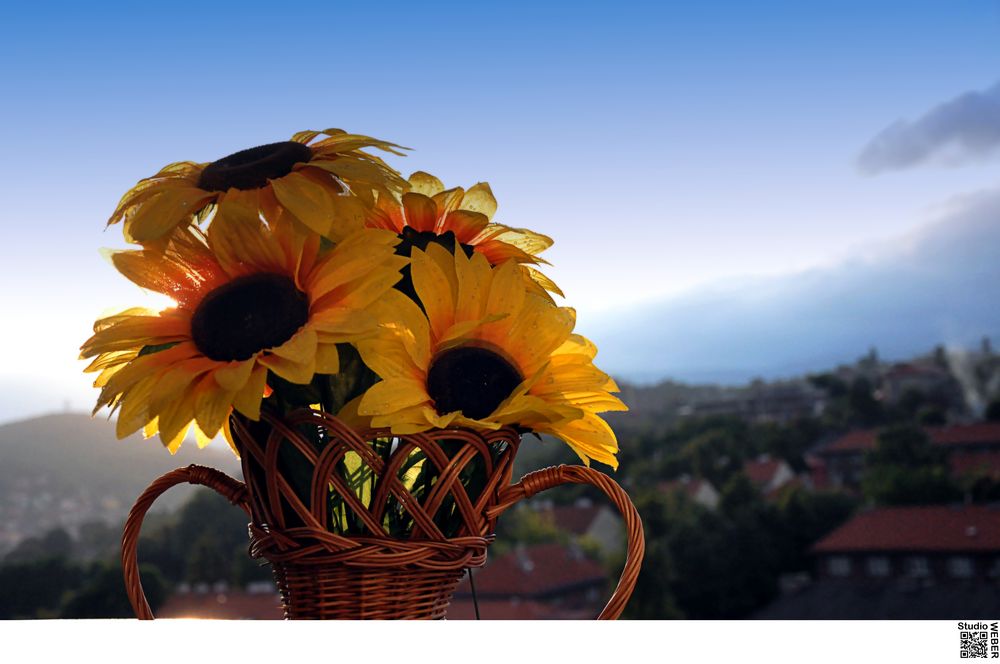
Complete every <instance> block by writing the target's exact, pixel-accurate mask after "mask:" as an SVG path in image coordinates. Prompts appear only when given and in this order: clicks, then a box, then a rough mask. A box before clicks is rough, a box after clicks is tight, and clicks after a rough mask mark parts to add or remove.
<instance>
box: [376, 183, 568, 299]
mask: <svg viewBox="0 0 1000 664" xmlns="http://www.w3.org/2000/svg"><path fill="white" fill-rule="evenodd" d="M496 210H497V201H496V198H494V197H493V192H492V191H491V190H490V185H489V184H487V183H486V182H480V183H478V184H476V185H473V186H472V187H470V188H469V189H468V190H463V189H462V188H461V187H455V188H453V189H448V190H446V189H445V188H444V184H443V183H442V182H441V180H439V179H438V178H436V177H434V176H433V175H431V174H429V173H424V172H422V171H417V172H416V173H414V174H412V175H411V176H410V178H409V181H408V187H407V191H406V193H404V194H403V195H402V196H401V197H399V198H397V197H388V196H382V197H380V198H379V199H378V201H377V203H376V207H375V208H373V209H371V210H370V211H369V212H368V218H367V221H366V224H367V225H368V226H369V227H371V228H384V229H386V230H390V231H393V232H395V233H398V234H399V236H400V238H402V242H401V243H400V244H399V247H398V248H397V251H398V252H399V253H401V254H403V255H407V256H408V255H409V251H410V249H411V248H412V247H416V248H418V249H426V248H427V245H428V244H430V243H432V242H433V243H436V244H441V245H443V246H445V247H447V248H448V249H450V250H451V251H456V250H457V249H458V248H459V247H461V249H462V250H463V251H465V253H466V254H471V253H472V252H475V253H479V254H482V255H483V256H485V257H486V259H487V260H488V261H489V263H490V265H499V264H500V263H503V262H505V261H509V260H512V261H514V262H516V263H519V264H521V265H522V266H523V267H522V268H521V271H522V273H523V274H524V275H525V276H527V277H529V278H530V279H531V280H532V281H533V282H534V284H537V286H538V287H536V288H535V289H534V290H536V292H538V293H539V294H540V295H545V293H546V291H551V292H553V293H555V294H557V295H562V291H561V290H559V287H558V286H556V284H555V283H554V282H553V281H552V280H550V279H549V278H548V277H546V276H545V275H543V274H542V273H541V272H540V271H538V270H537V269H536V268H535V267H533V266H534V265H538V264H540V263H547V261H545V260H544V259H542V258H539V256H538V254H540V253H541V252H543V251H545V250H546V249H548V248H549V247H551V246H552V238H550V237H548V236H545V235H542V234H540V233H535V232H534V231H530V230H528V229H526V228H512V227H510V226H504V225H503V224H498V223H494V222H493V215H494V214H495V213H496ZM456 245H458V246H456ZM405 277H406V272H405V270H404V282H405ZM405 290H406V289H404V291H405ZM408 294H410V295H411V296H412V292H409V293H408Z"/></svg>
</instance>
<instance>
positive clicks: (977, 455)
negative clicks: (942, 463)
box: [948, 450, 1000, 479]
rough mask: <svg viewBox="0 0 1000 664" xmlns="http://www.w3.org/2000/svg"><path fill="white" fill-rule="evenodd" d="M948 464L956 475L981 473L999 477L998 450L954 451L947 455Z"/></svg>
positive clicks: (999, 462) (999, 459)
mask: <svg viewBox="0 0 1000 664" xmlns="http://www.w3.org/2000/svg"><path fill="white" fill-rule="evenodd" d="M948 466H949V467H950V468H951V472H952V474H953V475H957V476H962V475H979V474H983V475H986V476H988V477H992V478H994V479H996V478H1000V450H976V451H974V452H959V453H954V454H952V455H950V456H949V457H948Z"/></svg>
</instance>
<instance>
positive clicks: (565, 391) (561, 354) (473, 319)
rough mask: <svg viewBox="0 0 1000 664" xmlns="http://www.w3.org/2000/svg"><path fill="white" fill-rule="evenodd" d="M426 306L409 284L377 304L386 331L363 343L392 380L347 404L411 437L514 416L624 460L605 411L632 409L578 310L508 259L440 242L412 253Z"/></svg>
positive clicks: (578, 448)
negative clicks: (603, 365) (598, 363)
mask: <svg viewBox="0 0 1000 664" xmlns="http://www.w3.org/2000/svg"><path fill="white" fill-rule="evenodd" d="M411 268H412V273H413V283H414V287H415V290H416V293H417V295H418V296H419V299H420V302H421V304H422V306H423V311H426V315H425V314H424V313H423V311H421V308H420V307H418V305H417V304H416V303H414V302H413V301H412V300H411V299H410V298H408V297H407V296H405V295H403V294H402V293H400V292H398V291H391V292H389V293H387V294H386V295H385V296H384V297H383V298H382V300H381V301H380V302H379V304H378V305H377V309H376V314H377V315H378V316H379V317H380V319H381V320H382V321H383V322H382V323H381V324H380V332H379V333H378V334H377V335H376V336H374V337H370V338H368V339H364V340H361V341H358V342H357V343H356V346H357V348H358V351H359V352H360V354H361V357H362V359H364V361H365V363H366V364H367V365H368V366H369V367H371V369H372V370H373V371H375V373H377V374H378V375H379V376H380V377H381V378H382V379H383V380H382V381H381V382H379V383H376V384H375V385H373V386H372V387H371V388H370V389H369V390H368V391H367V392H366V393H365V394H364V395H362V396H361V397H359V399H357V400H356V401H355V402H353V403H350V404H347V406H345V409H344V412H345V413H347V414H351V415H356V416H359V417H365V418H370V423H371V425H372V426H374V427H389V428H390V429H391V430H392V432H393V433H396V434H406V433H416V432H421V431H426V430H428V429H431V428H446V427H454V426H464V427H471V428H475V429H497V428H499V427H501V426H504V425H513V426H518V427H522V428H524V429H528V430H530V431H535V432H539V433H548V434H551V435H554V436H556V437H558V438H561V439H562V440H564V441H565V442H566V443H568V444H569V446H570V447H571V448H572V449H573V450H574V451H575V452H576V453H577V454H578V455H579V456H580V458H581V460H583V462H584V463H589V460H590V459H594V460H597V461H600V462H601V463H605V464H608V465H610V466H617V461H616V460H615V456H614V455H615V452H616V451H617V449H618V444H617V441H616V439H615V434H614V432H613V431H612V430H611V428H610V427H609V426H608V425H607V423H606V422H604V420H603V419H601V418H600V417H598V415H597V413H600V412H603V411H608V410H626V407H625V405H624V404H623V403H622V402H621V401H620V400H619V399H618V398H616V397H614V396H612V394H611V392H616V391H618V387H617V386H616V385H615V382H614V381H613V380H612V379H611V378H610V377H609V376H608V375H607V374H605V373H604V372H602V371H600V370H599V369H597V368H596V367H595V366H594V364H593V359H594V356H595V354H596V352H597V349H596V348H595V347H594V345H593V344H592V343H591V342H589V341H588V340H587V339H585V338H584V337H582V336H580V335H578V334H574V333H573V327H574V324H575V322H576V316H575V313H574V311H573V310H572V309H569V308H566V307H557V306H555V305H554V304H553V303H552V302H551V301H549V300H548V299H546V298H544V297H542V296H540V295H538V294H536V293H534V292H532V291H531V290H530V289H529V288H528V287H527V285H526V283H525V281H524V279H523V278H522V276H521V274H520V273H519V271H518V264H517V263H516V262H513V261H506V262H504V263H503V264H501V265H500V266H497V267H495V268H494V267H491V266H490V264H489V261H488V260H487V258H486V257H485V256H484V255H483V254H481V253H474V254H473V255H472V256H471V257H468V256H466V255H465V254H464V253H463V252H461V251H459V252H455V253H454V254H452V253H451V252H449V251H448V250H447V249H445V248H444V247H442V246H440V245H438V244H431V245H429V246H428V247H427V249H426V251H421V250H419V249H414V250H413V252H412V255H411Z"/></svg>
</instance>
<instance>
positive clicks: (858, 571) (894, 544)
mask: <svg viewBox="0 0 1000 664" xmlns="http://www.w3.org/2000/svg"><path fill="white" fill-rule="evenodd" d="M811 552H812V554H813V556H814V558H815V570H816V579H815V580H814V581H812V582H810V583H805V584H802V585H801V586H799V587H797V588H795V589H793V590H792V591H790V592H786V593H785V594H783V595H782V596H781V597H779V598H778V599H777V600H775V601H774V602H772V603H771V604H770V605H768V606H766V607H763V608H762V609H760V610H758V611H757V612H755V613H754V615H753V617H755V618H761V619H766V620H789V619H805V620H831V619H849V620H871V619H889V620H965V619H976V618H980V617H982V616H994V615H997V614H998V613H1000V592H998V583H1000V507H996V506H985V505H957V506H947V505H935V506H926V507H891V508H880V509H872V510H867V511H864V512H861V513H860V514H858V515H856V516H855V517H854V518H853V519H851V520H850V521H848V522H847V523H845V524H844V525H842V526H841V527H840V528H837V529H836V530H834V531H833V532H831V533H830V534H828V535H827V536H826V537H824V538H823V539H821V540H820V541H818V542H817V543H816V544H815V545H813V547H812V549H811Z"/></svg>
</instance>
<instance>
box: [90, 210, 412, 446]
mask: <svg viewBox="0 0 1000 664" xmlns="http://www.w3.org/2000/svg"><path fill="white" fill-rule="evenodd" d="M223 209H224V211H225V212H226V213H227V214H226V215H224V216H221V217H219V218H217V219H216V221H214V222H213V223H212V225H211V227H210V228H209V230H208V233H207V237H206V235H205V234H204V233H202V232H201V231H200V230H199V229H198V228H197V227H187V228H182V229H178V230H177V231H176V232H175V233H174V234H173V235H172V236H171V238H170V240H169V242H168V243H167V244H166V247H165V249H164V250H163V251H160V250H159V249H157V250H151V249H143V250H139V251H122V252H117V253H115V254H113V255H112V261H113V262H114V264H115V266H116V267H117V268H118V270H119V271H120V272H122V273H123V274H124V275H125V276H126V277H128V278H129V279H130V280H132V281H133V282H135V283H136V284H138V285H139V286H141V287H143V288H146V289H149V290H153V291H157V292H160V293H164V294H166V295H168V296H170V297H172V298H173V299H174V300H175V302H176V303H177V306H176V307H173V308H169V309H166V310H164V311H161V312H158V313H156V312H151V311H145V310H140V309H130V310H128V311H125V312H123V313H121V314H118V315H116V316H111V317H108V318H104V319H102V320H99V321H97V323H96V324H95V326H94V335H93V336H92V337H91V338H90V339H89V340H88V341H87V342H86V343H85V344H84V345H83V346H82V348H81V358H94V359H93V361H92V363H91V364H90V366H89V367H88V368H87V371H91V372H98V377H97V379H96V381H95V386H96V387H100V388H101V394H100V396H99V398H98V401H97V406H96V407H95V409H94V412H95V413H96V412H97V411H98V410H100V409H101V408H102V407H103V406H106V405H107V406H110V407H111V409H112V412H114V411H116V410H117V411H118V423H117V434H118V436H119V437H125V436H127V435H130V434H131V433H133V432H135V431H137V430H138V429H140V428H143V429H144V432H145V434H146V435H147V436H150V435H152V434H154V433H156V432H157V431H159V434H160V438H161V440H162V441H163V443H164V445H165V446H166V447H167V448H168V449H169V450H170V451H171V452H175V451H176V450H177V448H178V447H179V446H180V444H181V441H182V440H183V439H184V437H185V435H186V434H187V432H188V431H189V430H190V428H191V427H192V426H194V430H195V434H196V437H197V439H198V442H199V445H204V444H206V443H207V442H208V441H209V440H210V439H211V438H213V437H214V436H215V435H217V434H218V433H219V431H220V430H222V431H223V432H224V433H226V435H227V439H228V438H229V432H228V418H229V415H230V414H231V413H232V412H233V409H235V410H236V411H238V412H239V413H241V414H243V415H245V416H246V417H248V418H251V419H254V420H256V419H258V418H259V416H260V408H261V400H262V398H263V395H264V393H265V390H266V389H267V380H268V373H269V372H273V374H274V375H276V376H278V377H280V378H282V379H284V380H286V381H289V382H292V383H300V384H304V383H308V382H310V381H311V380H312V378H313V376H314V374H317V373H319V374H333V373H337V371H338V369H339V357H338V354H337V348H336V344H337V343H344V342H350V341H354V340H356V339H358V338H360V337H363V336H364V335H366V334H370V333H371V332H372V331H374V330H375V327H376V324H377V320H376V319H375V318H374V317H373V315H372V314H371V313H370V312H369V311H368V309H369V307H370V305H371V304H372V303H373V302H375V301H376V300H378V299H379V298H380V297H382V296H383V295H384V294H385V293H386V292H387V291H389V290H390V289H391V288H392V287H393V285H394V284H395V283H396V282H397V281H398V280H399V278H400V275H399V270H400V268H401V267H402V265H403V264H404V263H405V259H403V258H401V257H399V256H396V255H395V254H394V246H395V244H396V243H397V242H398V239H397V238H396V237H395V236H394V235H392V234H391V233H386V232H384V231H377V230H365V229H362V230H360V231H358V232H357V233H354V234H352V235H351V236H349V237H348V238H347V239H345V240H344V241H343V242H341V243H339V244H338V245H337V246H336V247H334V248H333V249H332V250H329V251H327V252H325V253H321V252H320V241H319V238H318V236H306V235H303V234H300V233H297V232H294V231H292V230H291V229H290V227H289V226H288V225H284V226H282V225H277V226H276V227H268V226H265V225H264V224H262V223H261V222H260V220H259V219H258V218H257V217H256V216H255V214H254V211H253V210H252V209H248V208H242V209H239V208H233V207H232V202H229V203H226V202H224V203H223ZM230 444H232V441H231V439H230Z"/></svg>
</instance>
